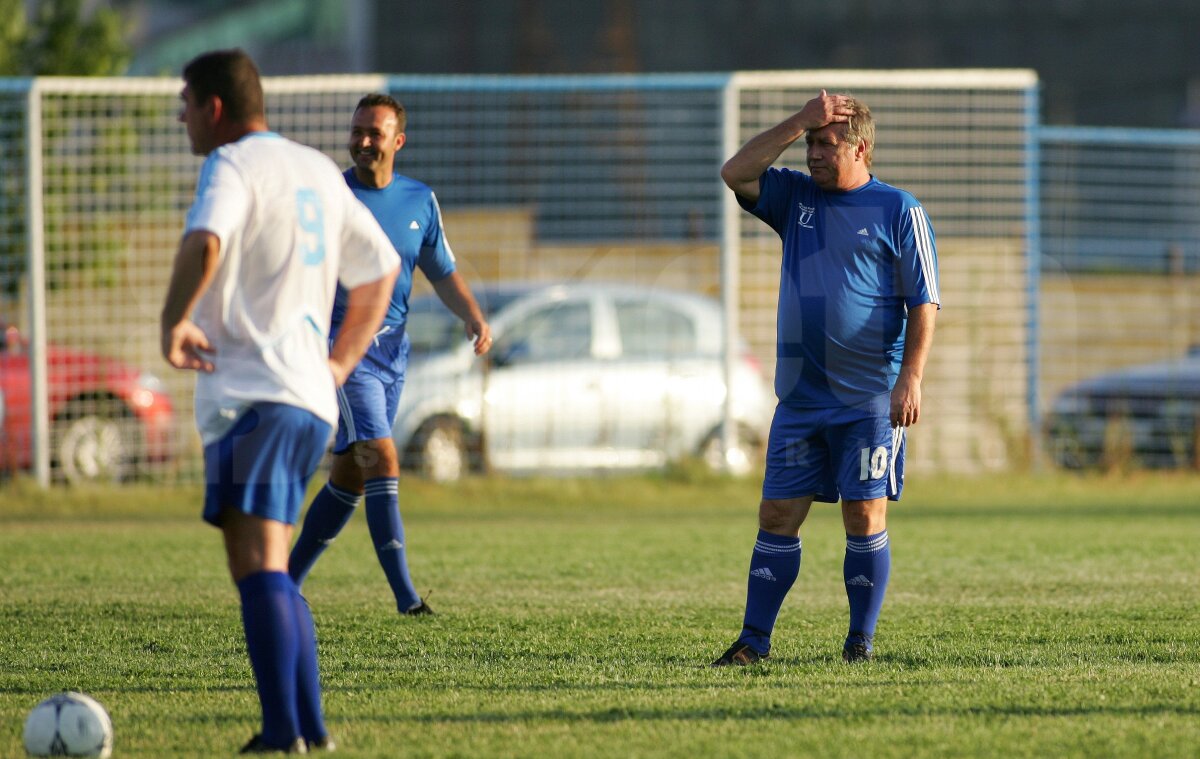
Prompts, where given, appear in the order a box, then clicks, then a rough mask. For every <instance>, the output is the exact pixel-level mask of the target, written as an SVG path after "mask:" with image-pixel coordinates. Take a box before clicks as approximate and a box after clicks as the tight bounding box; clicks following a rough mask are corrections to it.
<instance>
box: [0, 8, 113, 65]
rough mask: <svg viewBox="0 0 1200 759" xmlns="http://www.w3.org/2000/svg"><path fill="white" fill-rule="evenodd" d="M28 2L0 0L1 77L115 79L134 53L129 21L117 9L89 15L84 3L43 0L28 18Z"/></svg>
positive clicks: (108, 9)
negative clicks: (127, 28) (127, 26)
mask: <svg viewBox="0 0 1200 759" xmlns="http://www.w3.org/2000/svg"><path fill="white" fill-rule="evenodd" d="M25 5H26V4H25V3H24V1H23V0H0V75H3V76H115V75H118V74H122V73H124V72H125V70H126V68H128V66H129V61H130V60H131V58H132V55H133V49H132V48H131V47H130V45H129V43H128V42H126V40H125V20H124V18H122V16H121V14H120V13H118V12H117V11H115V10H113V9H111V8H97V9H96V10H95V12H93V13H92V14H91V15H90V16H89V17H88V18H84V17H83V12H82V7H81V6H82V0H39V2H38V3H36V4H35V10H34V11H33V13H32V14H31V15H30V14H27V13H26V9H25Z"/></svg>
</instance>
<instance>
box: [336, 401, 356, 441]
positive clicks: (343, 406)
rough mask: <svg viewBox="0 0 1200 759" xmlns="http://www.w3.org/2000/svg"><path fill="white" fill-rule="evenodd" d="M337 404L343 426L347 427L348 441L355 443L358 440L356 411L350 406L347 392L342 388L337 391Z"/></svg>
mask: <svg viewBox="0 0 1200 759" xmlns="http://www.w3.org/2000/svg"><path fill="white" fill-rule="evenodd" d="M337 402H338V410H339V411H340V412H341V414H342V424H343V425H344V426H345V427H346V440H347V441H348V442H351V443H353V442H355V441H356V440H358V434H357V430H356V429H355V428H354V409H353V408H351V406H350V399H349V398H347V397H346V391H345V390H344V389H342V388H340V387H339V388H338V389H337Z"/></svg>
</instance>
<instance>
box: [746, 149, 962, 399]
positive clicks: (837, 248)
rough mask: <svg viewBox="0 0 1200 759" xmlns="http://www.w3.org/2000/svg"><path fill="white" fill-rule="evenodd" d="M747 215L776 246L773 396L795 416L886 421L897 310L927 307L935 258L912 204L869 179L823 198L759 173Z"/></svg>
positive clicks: (900, 327)
mask: <svg viewBox="0 0 1200 759" xmlns="http://www.w3.org/2000/svg"><path fill="white" fill-rule="evenodd" d="M759 190H760V195H759V199H758V202H757V203H756V204H751V203H749V202H748V201H747V200H746V199H744V198H741V197H739V198H738V201H739V203H741V205H742V206H743V207H744V208H745V209H746V210H747V211H749V212H750V213H752V214H754V215H755V216H757V217H758V218H760V219H762V220H763V221H765V222H766V223H767V224H769V225H770V226H771V228H772V229H774V230H775V231H776V232H777V233H779V236H780V238H782V240H783V264H782V267H781V268H782V271H781V275H780V280H779V310H778V337H777V342H776V351H777V364H776V368H775V393H776V394H777V395H778V396H779V399H780V401H781V402H782V403H784V404H787V405H789V406H795V407H801V408H834V407H839V406H864V405H869V406H872V407H877V408H879V409H880V411H881V412H882V413H886V409H887V403H888V396H889V394H890V391H891V389H892V387H893V386H894V385H895V383H896V377H897V376H898V374H899V371H900V362H901V359H902V358H903V356H904V327H905V322H906V315H907V309H908V308H911V307H915V306H918V305H921V304H923V303H937V304H939V305H940V302H941V301H940V296H939V294H938V285H937V251H936V249H935V246H934V237H933V228H932V226H931V225H930V223H929V217H928V216H927V215H926V214H925V210H924V209H923V208H922V207H921V204H920V203H918V202H917V199H916V198H914V197H913V196H912V195H911V194H909V193H907V192H905V191H904V190H901V189H898V188H896V187H892V186H890V185H887V184H885V183H883V182H880V181H879V180H878V179H876V178H875V177H873V176H872V177H871V180H870V181H869V182H868V183H867V184H865V185H863V186H862V187H859V188H857V189H854V190H851V191H849V192H825V191H824V190H822V189H821V188H820V187H818V186H817V185H816V183H815V182H813V180H812V178H811V177H810V176H808V175H807V174H803V173H801V172H798V171H792V170H790V169H774V168H772V169H768V170H767V172H766V173H764V174H763V175H762V177H761V179H760V180H759Z"/></svg>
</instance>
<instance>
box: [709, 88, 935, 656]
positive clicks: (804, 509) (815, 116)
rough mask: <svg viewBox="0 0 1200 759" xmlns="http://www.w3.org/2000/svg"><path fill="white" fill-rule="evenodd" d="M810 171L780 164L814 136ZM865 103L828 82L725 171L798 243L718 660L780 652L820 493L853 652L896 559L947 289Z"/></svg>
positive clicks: (868, 643) (871, 622)
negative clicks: (740, 605)
mask: <svg viewBox="0 0 1200 759" xmlns="http://www.w3.org/2000/svg"><path fill="white" fill-rule="evenodd" d="M802 137H803V138H804V139H805V141H806V143H807V165H808V171H809V173H808V174H804V173H802V172H799V171H792V170H789V169H775V168H771V165H772V164H773V163H775V161H776V160H777V159H778V158H779V157H780V156H781V155H782V154H783V152H784V150H786V149H787V148H788V146H790V145H791V144H792V143H794V142H796V141H797V140H799V139H800V138H802ZM874 147H875V124H874V121H873V119H872V117H871V112H870V110H869V109H868V108H867V106H866V104H865V103H863V102H862V101H860V100H858V99H857V98H853V97H850V96H847V95H830V94H828V93H826V92H825V90H821V93H820V94H819V95H818V96H817V97H815V98H813V99H812V100H809V101H808V102H807V103H805V104H804V107H803V108H801V109H800V110H799V111H798V112H797V113H795V114H793V115H791V116H789V117H788V118H787V119H785V120H784V121H783V122H781V123H780V124H778V125H776V126H775V127H773V128H771V129H768V130H767V131H765V132H763V133H762V134H759V135H758V136H756V137H754V138H752V139H751V140H750V141H749V142H747V143H746V144H745V145H744V146H742V148H741V149H740V150H739V151H738V152H737V153H736V154H735V155H734V156H733V157H732V158H730V159H729V160H728V161H727V162H726V163H725V165H724V166H723V167H722V169H721V178H722V179H723V180H725V183H726V184H727V185H728V186H729V188H730V189H731V190H733V192H734V193H735V194H736V196H737V200H738V203H740V204H741V206H742V207H743V208H745V209H746V210H747V211H749V212H750V213H752V214H754V215H755V216H757V217H758V218H760V219H762V220H763V221H764V222H766V223H767V224H769V225H770V226H771V228H772V229H774V230H775V231H776V232H777V233H778V234H779V236H780V238H781V239H782V241H783V262H782V266H781V276H780V283H779V310H778V324H777V330H778V337H777V340H776V352H777V364H776V369H775V393H776V395H777V396H778V397H779V405H778V406H777V408H776V411H775V418H774V421H773V422H772V425H771V434H770V438H769V440H768V444H767V463H766V473H765V476H764V479H763V490H762V501H761V503H760V504H759V510H758V527H759V530H758V537H757V540H756V541H755V545H754V551H753V554H752V555H751V559H750V571H749V578H748V580H747V591H746V611H745V616H744V618H743V622H742V632H741V634H740V635H739V636H738V639H737V641H736V642H734V644H733V645H732V646H730V647H729V649H728V650H727V651H726V652H725V653H724V654H722V655H721V656H720V658H718V659H717V660H716V661H714V662H713V666H728V665H746V664H754V663H756V662H759V661H761V660H763V659H765V658H767V656H768V655H769V653H770V650H771V633H772V631H773V629H774V626H775V620H776V617H777V616H778V614H779V609H780V606H782V604H783V600H784V597H785V596H786V595H787V592H788V590H790V589H791V587H792V584H793V583H794V582H795V580H796V577H797V575H798V574H799V572H800V526H801V525H802V524H804V520H805V518H806V517H807V516H808V513H809V510H810V509H811V507H812V504H813V501H821V502H826V503H837V502H838V500H839V499H840V500H841V503H842V507H841V510H842V521H843V523H844V526H845V529H846V558H845V561H844V563H843V574H844V579H845V584H846V596H847V598H848V600H849V604H850V625H849V629H848V632H847V634H846V638H845V642H844V643H843V646H842V658H843V659H844V660H845V661H847V662H859V661H866V660H869V659H870V658H871V657H872V656H873V654H874V647H873V637H874V635H875V627H876V622H877V621H878V618H879V610H880V607H881V606H882V604H883V596H884V592H885V590H886V588H887V581H888V574H889V572H890V569H891V553H890V550H889V548H888V534H887V522H886V517H887V504H888V501H889V500H899V498H900V491H901V489H902V488H903V486H904V430H905V428H906V427H908V426H909V425H912V424H916V423H917V420H918V419H919V418H920V415H921V380H922V376H923V374H924V370H925V361H926V358H927V357H928V355H929V349H930V346H931V345H932V343H933V325H934V318H935V316H936V314H937V311H938V309H939V308H940V304H941V299H940V296H939V294H938V283H937V253H936V250H935V248H934V238H933V230H932V227H931V226H930V223H929V217H928V216H927V215H926V214H925V210H924V209H923V208H922V207H921V205H920V203H918V202H917V200H916V198H914V197H913V196H912V195H911V194H909V193H907V192H905V191H904V190H900V189H897V188H895V187H891V186H889V185H887V184H884V183H883V182H881V181H879V180H878V179H877V178H875V177H874V176H873V175H872V174H871V157H872V150H873V149H874Z"/></svg>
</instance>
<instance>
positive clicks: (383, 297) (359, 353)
mask: <svg viewBox="0 0 1200 759" xmlns="http://www.w3.org/2000/svg"><path fill="white" fill-rule="evenodd" d="M399 273H400V269H399V267H397V268H395V269H392V271H390V272H389V273H387V274H385V275H384V276H382V277H380V278H379V279H377V280H374V281H373V282H368V283H366V284H364V285H359V286H358V287H355V288H353V289H351V290H350V291H349V293H348V297H347V300H346V315H345V317H344V318H343V319H342V327H341V329H340V330H339V331H338V335H337V338H335V339H334V341H333V345H332V346H331V347H330V349H329V368H330V369H331V370H332V371H333V379H334V382H335V383H337V386H338V387H341V386H342V385H343V384H345V382H346V378H347V377H349V376H350V372H351V371H353V369H354V367H355V366H356V365H357V364H358V362H359V359H361V358H362V357H363V354H364V353H366V352H367V348H368V347H369V346H370V344H371V339H372V338H373V337H374V336H375V333H376V332H378V331H379V325H380V324H382V323H383V317H384V315H385V314H387V308H388V303H389V302H390V299H391V295H392V290H393V289H394V288H395V286H396V276H397V275H398V274H399Z"/></svg>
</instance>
